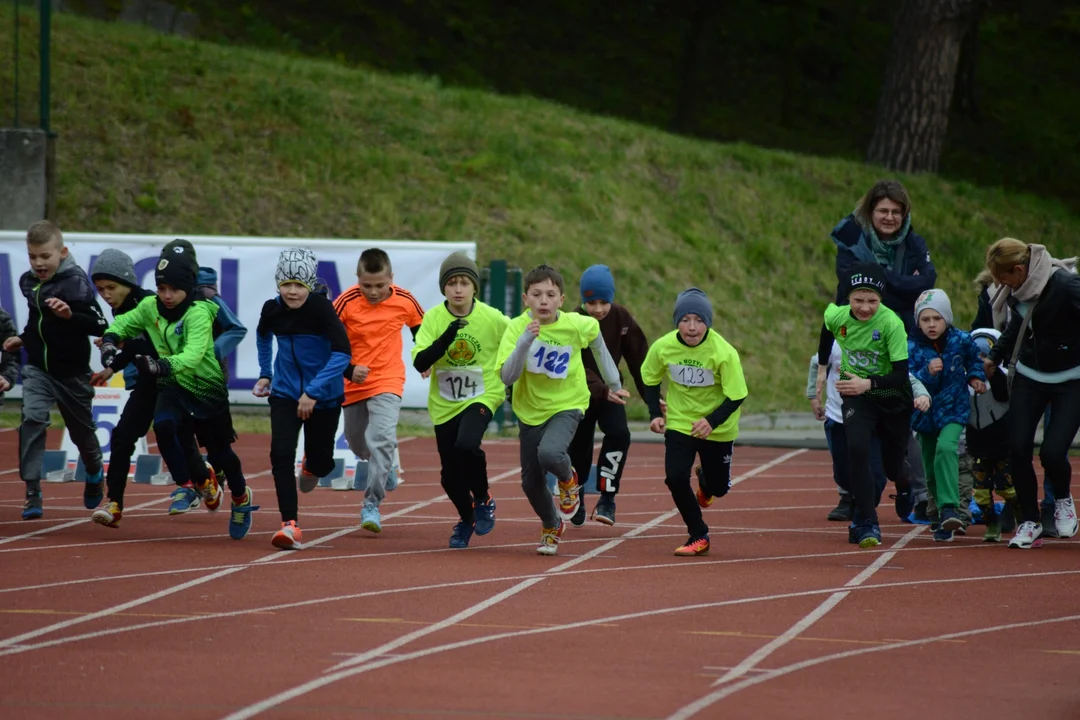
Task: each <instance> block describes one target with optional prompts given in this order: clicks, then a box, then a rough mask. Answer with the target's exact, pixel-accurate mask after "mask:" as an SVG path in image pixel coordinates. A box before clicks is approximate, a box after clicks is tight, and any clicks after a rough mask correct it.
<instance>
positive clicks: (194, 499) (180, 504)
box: [169, 484, 202, 515]
mask: <svg viewBox="0 0 1080 720" xmlns="http://www.w3.org/2000/svg"><path fill="white" fill-rule="evenodd" d="M169 497H171V498H172V503H171V504H170V505H169V514H170V515H183V514H184V513H186V512H190V511H192V510H194V509H196V508H197V507H199V505H200V504H201V503H202V496H201V495H199V493H198V492H197V491H196V490H195V488H194V487H193V486H192V485H190V484H188V485H185V486H183V487H178V488H176V489H175V490H173V491H172V495H170V496H169Z"/></svg>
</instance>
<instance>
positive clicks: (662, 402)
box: [660, 398, 667, 417]
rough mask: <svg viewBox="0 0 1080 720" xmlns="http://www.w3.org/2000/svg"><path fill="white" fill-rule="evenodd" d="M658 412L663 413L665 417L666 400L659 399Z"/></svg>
mask: <svg viewBox="0 0 1080 720" xmlns="http://www.w3.org/2000/svg"><path fill="white" fill-rule="evenodd" d="M660 412H662V413H664V417H667V400H664V399H663V398H661V399H660Z"/></svg>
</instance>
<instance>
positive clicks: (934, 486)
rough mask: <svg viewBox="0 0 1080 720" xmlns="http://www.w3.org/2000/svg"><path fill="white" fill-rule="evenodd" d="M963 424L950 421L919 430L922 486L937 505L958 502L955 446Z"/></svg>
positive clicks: (941, 505)
mask: <svg viewBox="0 0 1080 720" xmlns="http://www.w3.org/2000/svg"><path fill="white" fill-rule="evenodd" d="M963 430H964V426H963V425H960V424H959V423H950V424H949V425H946V426H945V427H943V428H941V430H940V431H939V432H938V433H937V435H932V434H930V433H919V447H920V448H922V459H923V469H924V470H925V471H926V489H927V491H928V492H929V493H930V497H932V498H934V503H935V504H936V505H937V507H938V509H940V510H944V509H946V508H953V509H957V508H958V507H959V506H960V454H959V452H958V451H957V446H958V443H959V441H960V433H961V432H963Z"/></svg>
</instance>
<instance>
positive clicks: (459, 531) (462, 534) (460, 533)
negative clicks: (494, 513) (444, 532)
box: [450, 522, 476, 549]
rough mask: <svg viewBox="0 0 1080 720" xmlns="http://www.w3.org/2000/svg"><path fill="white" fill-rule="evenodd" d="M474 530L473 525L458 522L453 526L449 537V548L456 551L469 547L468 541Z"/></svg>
mask: <svg viewBox="0 0 1080 720" xmlns="http://www.w3.org/2000/svg"><path fill="white" fill-rule="evenodd" d="M475 529H476V528H475V526H474V525H473V523H467V522H459V523H458V524H457V525H455V526H454V533H453V534H452V535H451V536H450V547H452V548H456V549H462V548H467V547H469V540H470V539H471V538H472V536H473V531H474V530H475Z"/></svg>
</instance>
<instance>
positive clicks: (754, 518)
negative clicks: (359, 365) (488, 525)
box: [0, 432, 1080, 720]
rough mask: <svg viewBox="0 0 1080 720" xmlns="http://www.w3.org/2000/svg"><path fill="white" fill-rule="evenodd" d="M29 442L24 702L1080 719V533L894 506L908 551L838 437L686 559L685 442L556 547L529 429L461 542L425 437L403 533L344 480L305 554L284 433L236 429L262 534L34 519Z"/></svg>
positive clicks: (18, 528)
mask: <svg viewBox="0 0 1080 720" xmlns="http://www.w3.org/2000/svg"><path fill="white" fill-rule="evenodd" d="M53 440H54V442H55V440H56V439H55V438H53ZM15 441H16V434H15V433H14V432H2V433H0V458H2V461H0V471H2V474H0V570H2V573H0V677H2V678H3V680H2V681H0V687H2V688H3V689H2V690H0V717H4V718H73V719H78V718H99V717H109V718H146V717H153V718H154V720H170V719H172V718H177V719H180V718H183V719H184V720H191V719H193V718H225V717H229V718H239V717H251V716H254V714H255V713H256V711H260V710H261V711H262V715H263V716H265V717H274V718H305V720H310V718H355V717H361V716H362V717H368V718H409V717H422V718H462V717H468V718H477V717H484V718H616V717H617V718H668V717H698V718H719V717H724V718H826V717H827V718H860V719H862V718H865V717H868V716H872V717H874V718H875V719H876V720H885V719H888V718H908V717H913V716H922V715H926V716H942V715H945V716H951V717H958V718H965V717H971V718H976V717H977V718H984V717H1016V718H1029V717H1038V718H1040V720H1049V719H1053V718H1058V719H1061V720H1075V718H1078V717H1080V683H1078V681H1077V679H1078V678H1080V600H1078V599H1077V593H1076V588H1077V587H1078V584H1077V583H1078V581H1080V577H1078V575H1080V541H1078V540H1073V541H1047V542H1046V544H1045V546H1044V547H1043V548H1042V549H1039V550H1033V551H1027V552H1020V551H1009V550H1006V549H1005V548H1004V547H1003V546H992V545H987V544H984V543H982V542H980V537H981V533H980V532H975V533H973V535H972V536H971V537H968V538H960V539H959V540H958V541H957V542H955V543H953V544H952V545H935V544H934V543H933V542H931V541H930V538H929V533H928V532H927V531H926V529H925V528H921V527H915V526H911V525H901V524H899V523H897V522H889V520H890V518H891V516H892V513H891V510H890V509H888V508H884V507H883V508H882V509H883V511H885V512H883V513H882V519H883V520H884V521H885V524H884V526H883V528H882V529H883V532H884V533H885V544H884V546H883V547H882V548H881V549H879V550H877V551H860V550H858V549H855V548H853V547H852V546H850V545H848V544H847V542H846V529H845V528H844V527H843V526H842V525H841V524H836V523H827V522H825V521H824V520H823V518H824V515H825V514H826V513H827V511H828V510H829V509H830V508H831V507H832V506H833V504H835V499H836V495H835V490H834V489H833V487H832V483H831V479H830V472H829V461H828V456H827V455H826V454H825V453H821V452H799V453H797V454H794V455H792V454H791V453H789V452H787V451H781V450H766V449H752V448H739V449H737V450H736V454H735V465H734V475H735V476H736V477H741V478H743V479H742V480H740V481H739V483H738V484H737V485H736V486H735V487H734V488H733V489H732V491H731V493H730V494H729V495H728V496H727V498H725V499H724V500H721V501H718V502H717V503H716V504H715V505H714V508H713V509H710V510H708V511H707V512H706V520H707V521H708V522H709V523H710V525H711V528H712V531H711V537H712V542H713V549H712V554H711V555H709V556H708V557H703V558H693V559H681V558H676V557H673V556H672V550H673V549H674V548H675V547H676V546H677V545H678V544H680V542H681V541H682V540H684V539H685V528H684V527H683V526H682V523H681V521H680V520H679V518H678V515H676V514H675V513H674V512H673V510H672V507H673V506H672V503H671V499H670V496H669V495H668V493H667V490H666V488H665V487H664V485H663V480H662V474H663V473H662V452H663V450H662V447H661V446H659V445H637V446H635V447H634V448H633V449H632V450H631V455H630V460H631V466H630V467H629V468H628V470H627V473H626V477H625V479H624V484H623V492H622V494H620V496H619V498H618V520H619V524H617V525H616V526H615V527H612V528H607V527H603V526H601V525H597V524H595V523H590V524H588V525H587V526H586V527H585V528H582V529H570V530H568V531H567V535H566V536H564V541H563V543H562V545H561V546H560V550H559V555H558V556H557V557H555V558H545V557H539V556H537V555H536V554H535V551H534V547H535V544H536V541H537V539H538V537H539V523H538V521H537V520H536V518H535V517H534V516H533V515H532V513H531V510H530V509H529V506H528V503H527V502H526V501H525V499H524V497H523V495H522V493H521V490H520V487H519V486H518V484H517V465H518V463H517V445H516V443H515V442H509V441H504V442H499V443H489V444H488V445H487V448H488V458H489V460H488V462H489V468H490V474H491V475H492V477H499V478H500V479H499V480H498V482H496V484H495V485H494V493H495V496H496V498H497V500H498V513H497V516H498V523H497V525H496V528H495V531H494V532H493V533H492V534H490V535H487V536H485V537H474V538H473V541H472V547H471V548H469V549H468V550H465V551H461V550H449V549H447V547H446V543H447V540H448V538H449V534H450V528H451V526H452V524H453V523H454V521H455V519H454V517H453V511H452V508H451V506H450V504H449V502H447V501H446V500H445V499H444V497H443V495H442V491H441V488H440V487H439V484H438V469H437V468H438V462H437V456H436V454H435V447H434V442H433V441H432V440H428V439H417V440H412V441H409V442H407V443H405V444H403V445H402V447H401V450H402V461H403V464H404V465H405V470H406V475H405V477H406V480H407V482H406V484H405V485H403V486H402V487H401V488H399V489H398V490H397V491H395V492H394V493H393V494H392V495H390V496H389V498H388V502H386V503H385V504H384V505H383V518H384V523H383V524H384V529H383V533H382V534H381V535H380V536H378V537H375V536H372V535H371V534H370V533H367V532H364V531H361V530H359V529H358V528H357V527H356V526H357V525H358V522H359V521H358V515H359V508H360V502H361V500H362V497H361V494H360V493H357V492H334V491H332V490H329V489H319V490H317V491H315V492H314V493H312V494H310V495H302V496H301V506H300V519H301V526H302V527H303V528H304V539H305V541H307V542H308V543H309V544H310V547H308V548H307V549H305V550H304V551H302V552H298V553H282V552H276V551H274V550H273V548H272V547H271V546H270V543H269V538H270V535H271V534H272V532H273V531H274V530H275V529H276V528H277V527H278V524H279V519H278V515H277V511H276V502H275V498H274V493H273V485H272V482H271V479H270V477H269V463H268V458H267V444H266V443H267V439H266V438H265V437H255V436H248V437H245V438H243V440H242V442H241V443H240V444H239V445H238V448H239V450H240V451H241V456H242V459H243V461H244V466H245V470H246V471H247V474H248V477H249V478H251V483H252V485H253V487H254V488H255V489H256V493H257V497H256V501H257V502H258V503H259V504H261V505H262V508H263V509H262V511H261V512H259V513H256V514H255V525H254V528H253V529H252V532H251V533H250V534H249V535H248V537H247V539H245V540H243V541H241V542H234V541H232V540H230V539H229V538H228V535H227V532H226V523H227V522H228V519H227V515H226V513H225V512H221V513H218V514H215V515H211V514H209V513H206V512H205V511H203V510H200V511H199V512H198V513H193V514H192V515H190V516H179V517H169V516H168V515H167V514H166V513H165V504H166V501H165V498H166V495H167V492H168V488H161V487H151V486H147V485H137V486H133V487H131V488H130V489H129V493H128V498H127V505H128V509H127V511H126V512H125V515H124V520H123V523H122V526H121V528H120V529H118V530H110V529H107V528H104V527H101V526H98V525H94V524H92V523H90V522H89V521H88V516H89V512H88V511H86V510H84V509H83V508H82V503H81V486H79V485H77V484H74V483H72V484H46V485H45V493H46V496H45V512H46V515H45V519H44V520H42V521H36V522H22V521H20V520H19V507H20V506H21V498H22V492H23V487H22V484H21V482H19V480H18V473H17V470H14V469H13V468H15V466H16V465H17V461H16V451H15ZM593 500H594V498H590V503H589V504H590V507H591V505H592V501H593ZM140 506H141V507H140ZM72 521H78V522H72ZM973 530H978V529H977V528H973ZM1010 626H1015V627H1010ZM949 634H955V637H952V638H947V637H946V639H942V638H943V636H948V635H949Z"/></svg>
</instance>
